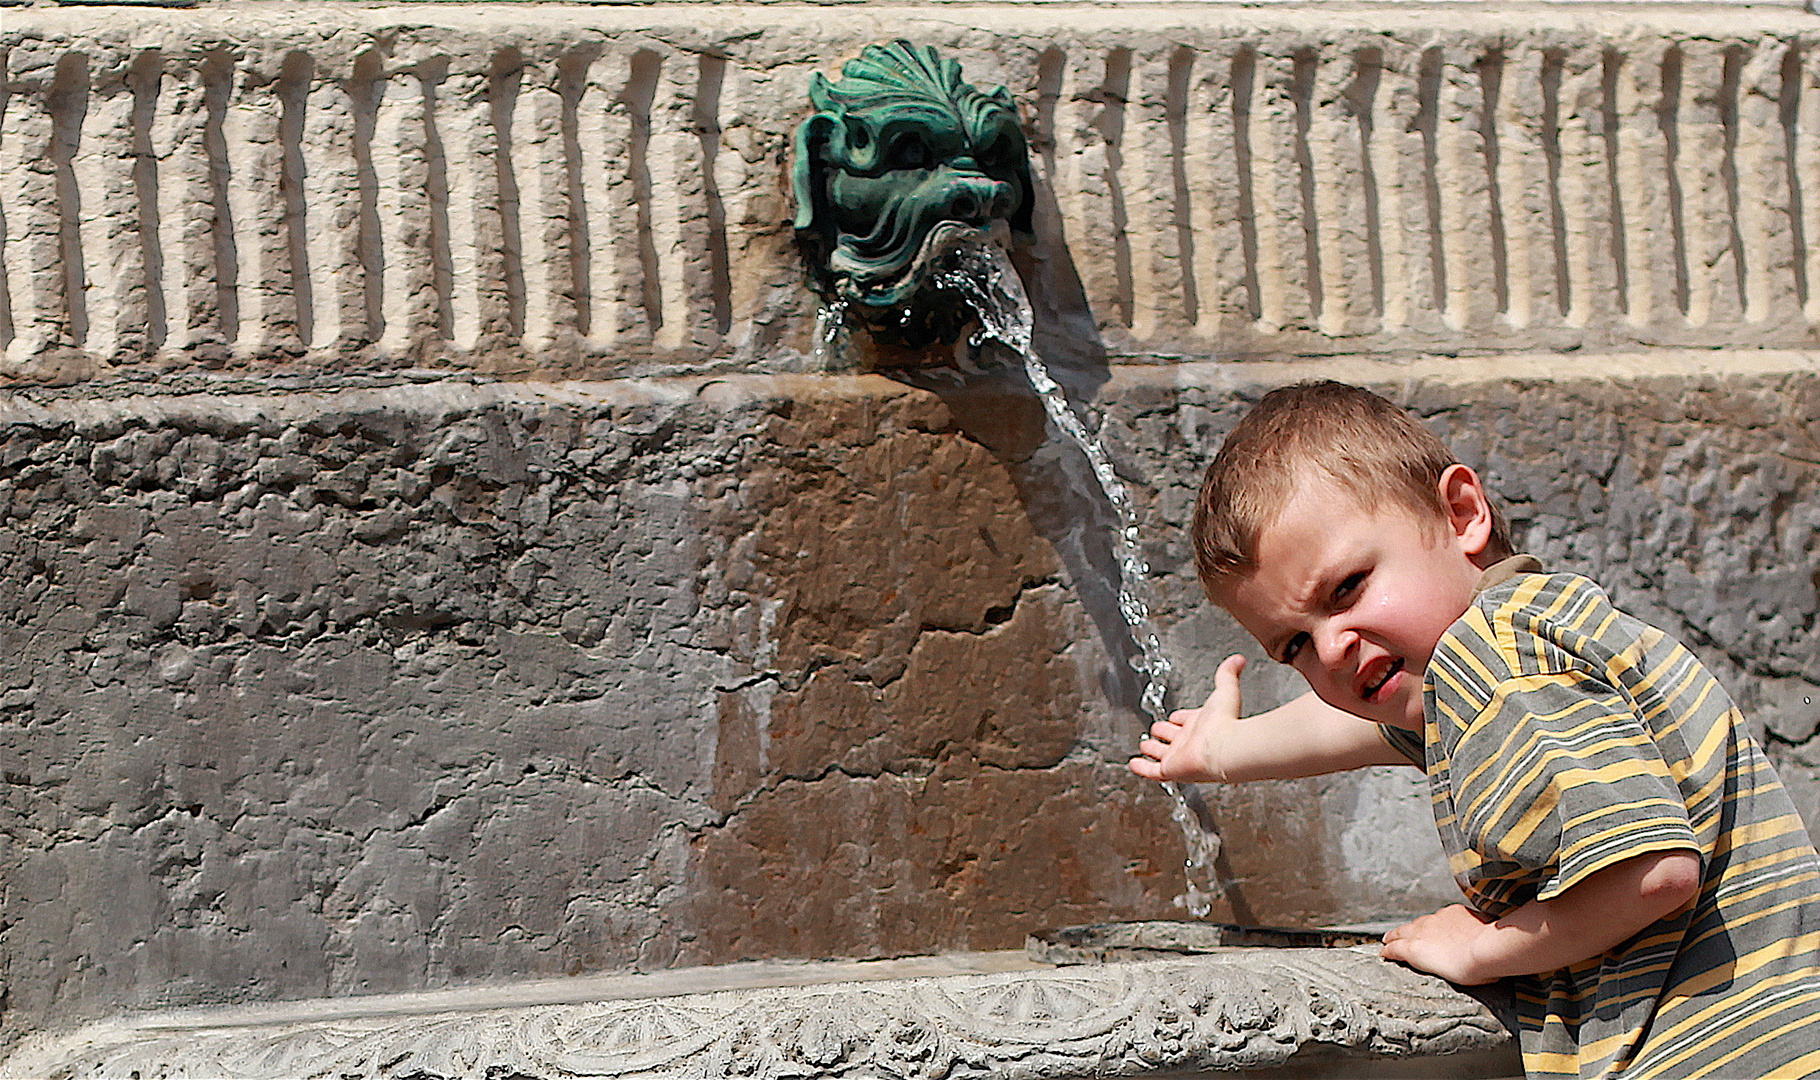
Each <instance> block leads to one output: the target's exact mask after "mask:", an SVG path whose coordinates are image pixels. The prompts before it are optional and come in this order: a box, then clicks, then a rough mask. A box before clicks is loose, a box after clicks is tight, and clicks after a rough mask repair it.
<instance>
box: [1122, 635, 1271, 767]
mask: <svg viewBox="0 0 1820 1080" xmlns="http://www.w3.org/2000/svg"><path fill="white" fill-rule="evenodd" d="M1244 670H1245V658H1244V657H1243V656H1240V655H1239V654H1238V653H1234V654H1232V655H1231V656H1228V657H1227V658H1226V659H1225V660H1224V661H1222V662H1221V663H1220V667H1219V670H1218V671H1216V672H1214V675H1213V693H1211V694H1208V695H1207V700H1206V701H1205V702H1203V703H1202V705H1201V707H1200V708H1198V709H1177V710H1176V711H1175V712H1172V713H1170V714H1169V719H1167V720H1158V721H1157V722H1156V723H1154V724H1152V725H1150V737H1149V738H1147V739H1144V740H1143V741H1142V742H1140V743H1139V744H1138V749H1139V750H1140V751H1141V752H1142V756H1141V757H1134V758H1132V759H1131V762H1130V765H1131V771H1132V772H1134V773H1137V774H1138V775H1139V776H1142V777H1145V778H1146V779H1150V780H1180V781H1185V782H1187V783H1206V782H1210V781H1211V782H1219V783H1225V782H1226V770H1225V767H1224V764H1223V762H1222V761H1221V754H1220V750H1221V743H1222V741H1223V740H1224V739H1225V738H1226V736H1227V735H1228V734H1229V731H1228V729H1227V728H1228V725H1230V724H1233V723H1236V722H1237V721H1238V719H1239V707H1240V697H1239V672H1241V671H1244Z"/></svg>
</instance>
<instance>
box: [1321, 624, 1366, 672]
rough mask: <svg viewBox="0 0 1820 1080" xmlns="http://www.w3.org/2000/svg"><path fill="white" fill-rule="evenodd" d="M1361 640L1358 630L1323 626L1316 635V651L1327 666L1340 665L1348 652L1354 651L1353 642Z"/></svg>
mask: <svg viewBox="0 0 1820 1080" xmlns="http://www.w3.org/2000/svg"><path fill="white" fill-rule="evenodd" d="M1358 640H1359V635H1358V633H1357V632H1356V631H1353V630H1350V629H1347V628H1345V627H1338V626H1335V627H1323V628H1322V632H1321V633H1319V634H1316V635H1315V651H1316V652H1318V653H1319V654H1320V656H1321V663H1322V664H1323V665H1324V666H1326V667H1330V668H1333V667H1339V666H1340V665H1341V664H1343V663H1344V662H1345V660H1346V654H1347V653H1349V652H1351V651H1352V646H1353V643H1354V642H1356V641H1358Z"/></svg>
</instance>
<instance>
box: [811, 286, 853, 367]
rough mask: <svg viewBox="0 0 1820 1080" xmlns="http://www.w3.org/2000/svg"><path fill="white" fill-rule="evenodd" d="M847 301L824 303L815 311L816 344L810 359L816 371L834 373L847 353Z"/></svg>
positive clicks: (812, 348)
mask: <svg viewBox="0 0 1820 1080" xmlns="http://www.w3.org/2000/svg"><path fill="white" fill-rule="evenodd" d="M847 337H848V332H847V301H846V299H845V298H842V299H838V300H828V301H824V302H823V303H822V304H821V306H820V307H818V308H816V309H815V343H814V345H813V346H812V347H811V350H810V354H809V355H810V357H811V359H813V360H814V361H815V370H817V371H833V370H834V369H835V368H837V367H839V366H840V363H841V360H842V359H843V358H844V357H845V356H846V353H847Z"/></svg>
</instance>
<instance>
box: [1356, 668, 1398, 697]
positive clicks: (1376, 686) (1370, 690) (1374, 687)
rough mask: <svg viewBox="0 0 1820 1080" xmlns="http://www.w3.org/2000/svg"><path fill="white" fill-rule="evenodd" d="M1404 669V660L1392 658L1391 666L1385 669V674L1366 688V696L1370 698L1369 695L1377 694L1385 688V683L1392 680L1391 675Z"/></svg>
mask: <svg viewBox="0 0 1820 1080" xmlns="http://www.w3.org/2000/svg"><path fill="white" fill-rule="evenodd" d="M1402 670H1403V661H1401V660H1392V661H1391V662H1390V666H1389V667H1387V668H1385V669H1384V674H1382V675H1380V676H1379V677H1378V678H1377V680H1376V681H1374V682H1373V683H1372V684H1371V685H1369V686H1367V687H1366V688H1365V696H1366V697H1368V698H1369V697H1372V696H1374V695H1375V694H1377V692H1378V691H1379V690H1382V689H1384V684H1385V683H1387V682H1389V681H1390V677H1391V676H1392V675H1395V674H1396V673H1397V672H1399V671H1402Z"/></svg>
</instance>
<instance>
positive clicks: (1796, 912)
mask: <svg viewBox="0 0 1820 1080" xmlns="http://www.w3.org/2000/svg"><path fill="white" fill-rule="evenodd" d="M1532 569H1533V570H1539V569H1540V567H1539V565H1537V564H1535V562H1534V560H1530V559H1527V558H1524V559H1523V561H1522V562H1517V561H1516V560H1507V561H1506V563H1504V564H1500V565H1499V566H1498V567H1493V568H1492V570H1490V571H1487V574H1486V579H1485V581H1483V582H1481V588H1482V591H1481V592H1480V594H1479V596H1478V598H1477V599H1476V601H1475V602H1474V605H1473V607H1472V608H1470V609H1468V611H1467V612H1466V614H1465V615H1464V616H1462V617H1461V618H1460V620H1459V621H1458V622H1456V623H1454V625H1453V626H1452V627H1450V628H1449V629H1448V631H1447V633H1446V634H1445V635H1444V636H1443V637H1442V638H1441V641H1440V643H1439V644H1438V645H1437V646H1436V648H1435V652H1434V655H1433V657H1432V658H1431V659H1430V661H1429V665H1428V672H1427V677H1426V682H1425V684H1424V687H1423V689H1424V695H1425V704H1426V709H1425V713H1426V717H1427V719H1426V724H1425V726H1424V729H1423V732H1422V737H1421V741H1422V747H1421V750H1420V754H1421V755H1422V756H1424V757H1425V759H1426V761H1425V764H1426V769H1427V772H1428V777H1429V784H1430V788H1431V790H1432V794H1433V798H1434V812H1435V823H1436V825H1437V826H1438V827H1439V829H1440V832H1441V841H1442V844H1443V845H1444V846H1445V847H1446V849H1447V851H1448V855H1449V859H1450V862H1451V865H1452V869H1453V871H1454V877H1455V880H1456V881H1458V882H1459V885H1460V888H1461V889H1462V890H1463V891H1464V892H1465V893H1466V897H1467V900H1468V902H1469V903H1471V904H1472V906H1473V907H1475V908H1477V909H1478V910H1479V911H1481V912H1483V913H1485V914H1487V915H1490V916H1492V917H1494V918H1495V917H1498V916H1501V915H1503V914H1505V913H1506V912H1508V911H1510V910H1511V909H1513V908H1515V907H1518V906H1520V905H1522V904H1524V903H1527V902H1529V901H1531V900H1548V899H1550V898H1552V897H1555V896H1559V895H1560V894H1561V893H1563V892H1565V891H1566V890H1567V889H1570V888H1572V887H1573V886H1574V885H1575V884H1576V883H1577V882H1580V881H1582V880H1584V879H1585V878H1586V877H1587V876H1588V875H1590V874H1593V873H1595V872H1597V871H1599V870H1602V869H1604V868H1606V867H1608V866H1612V865H1614V864H1616V863H1618V862H1621V861H1623V860H1625V859H1629V858H1633V857H1635V856H1638V855H1643V854H1647V853H1650V852H1663V851H1675V850H1690V851H1693V852H1696V853H1697V854H1698V855H1699V856H1700V860H1701V866H1702V887H1701V890H1700V893H1699V897H1698V899H1697V900H1696V901H1695V902H1694V903H1693V904H1692V905H1690V906H1689V907H1686V908H1683V909H1682V910H1681V911H1679V912H1677V913H1676V914H1673V915H1670V916H1668V917H1667V918H1664V919H1662V920H1660V921H1659V922H1656V923H1654V924H1652V925H1650V926H1649V927H1647V928H1646V929H1645V930H1643V931H1642V932H1641V933H1639V934H1637V935H1636V936H1635V937H1633V938H1631V939H1630V940H1628V941H1626V942H1624V943H1623V944H1622V945H1620V946H1618V947H1617V948H1615V949H1613V950H1612V951H1610V952H1608V953H1605V954H1603V955H1600V956H1595V957H1592V958H1590V959H1587V960H1584V961H1581V962H1580V963H1577V964H1574V965H1572V966H1570V967H1567V968H1563V969H1561V970H1559V971H1552V972H1545V973H1543V974H1540V975H1531V976H1525V977H1522V978H1520V979H1518V980H1517V986H1516V992H1517V1011H1518V1019H1519V1021H1520V1030H1519V1043H1520V1045H1521V1047H1522V1051H1523V1066H1524V1070H1525V1071H1526V1072H1527V1073H1528V1074H1529V1075H1530V1076H1532V1077H1536V1076H1573V1077H1595V1076H1599V1077H1607V1076H1623V1077H1626V1078H1641V1077H1701V1076H1705V1077H1722V1078H1747V1077H1748V1078H1752V1080H1759V1078H1768V1077H1804V1076H1820V857H1817V856H1816V855H1815V852H1814V846H1813V843H1812V841H1810V840H1809V838H1808V834H1807V830H1806V828H1805V826H1804V825H1803V823H1802V820H1801V818H1800V816H1799V814H1798V813H1797V812H1796V810H1795V807H1794V804H1793V802H1792V801H1791V800H1790V799H1789V796H1788V793H1787V792H1786V791H1785V790H1784V789H1783V787H1782V784H1781V782H1780V781H1778V780H1777V779H1776V775H1775V772H1774V771H1773V770H1772V769H1771V767H1770V764H1769V762H1768V761H1767V760H1766V759H1765V758H1764V756H1763V753H1762V751H1761V750H1759V749H1758V747H1757V745H1756V743H1755V742H1753V741H1752V740H1751V738H1750V736H1749V735H1748V734H1747V733H1746V732H1745V730H1744V722H1743V718H1742V717H1741V716H1740V715H1739V713H1738V710H1737V709H1736V708H1735V707H1734V706H1733V704H1732V702H1731V699H1730V698H1728V697H1727V696H1726V694H1725V691H1724V690H1722V689H1720V687H1719V684H1718V682H1717V681H1716V680H1715V679H1714V678H1713V677H1712V675H1711V674H1710V673H1708V671H1707V670H1706V668H1705V667H1704V666H1702V665H1701V664H1700V662H1699V661H1698V660H1696V659H1695V658H1694V656H1693V654H1692V653H1690V652H1688V651H1687V649H1686V648H1684V647H1683V646H1682V645H1681V644H1680V643H1679V642H1677V641H1675V640H1674V639H1673V638H1670V637H1669V636H1668V635H1666V634H1664V633H1662V632H1661V631H1659V630H1657V629H1655V628H1653V627H1651V626H1648V625H1646V624H1644V623H1642V622H1639V621H1638V620H1636V619H1634V618H1632V617H1630V616H1628V615H1625V614H1623V613H1622V612H1620V611H1617V610H1616V609H1614V608H1613V607H1612V606H1611V602H1610V600H1609V599H1608V598H1607V597H1606V595H1605V593H1604V592H1603V591H1602V590H1601V589H1600V588H1599V587H1598V586H1597V585H1595V584H1593V583H1592V582H1590V581H1588V580H1587V579H1585V578H1583V577H1577V576H1575V575H1572V574H1544V573H1539V572H1525V571H1529V570H1532ZM1399 734H1407V735H1409V736H1413V733H1397V732H1394V731H1392V730H1389V729H1387V737H1389V738H1390V739H1391V741H1392V743H1393V745H1398V747H1399V749H1404V750H1405V751H1407V750H1408V749H1413V747H1412V746H1411V745H1410V744H1412V743H1413V742H1414V739H1413V737H1411V738H1407V739H1400V738H1398V735H1399Z"/></svg>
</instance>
